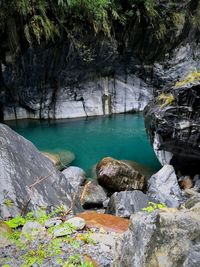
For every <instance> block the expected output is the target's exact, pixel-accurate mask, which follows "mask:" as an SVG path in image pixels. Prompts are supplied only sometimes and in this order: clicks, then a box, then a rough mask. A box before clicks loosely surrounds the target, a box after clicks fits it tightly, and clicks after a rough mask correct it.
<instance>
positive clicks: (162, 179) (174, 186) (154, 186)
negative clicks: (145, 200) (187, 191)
mask: <svg viewBox="0 0 200 267" xmlns="http://www.w3.org/2000/svg"><path fill="white" fill-rule="evenodd" d="M147 192H148V193H147V194H148V196H149V197H151V198H152V199H154V200H155V201H156V202H159V203H164V204H166V205H167V206H168V207H178V206H180V204H181V203H182V202H183V201H184V198H183V195H182V192H181V189H180V187H179V185H178V181H177V177H176V174H175V171H174V168H173V166H171V165H167V164H166V165H165V166H164V167H163V168H162V169H161V170H160V171H158V172H157V173H156V174H154V175H152V176H151V178H150V180H149V181H148V191H147Z"/></svg>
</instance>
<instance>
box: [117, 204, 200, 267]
mask: <svg viewBox="0 0 200 267" xmlns="http://www.w3.org/2000/svg"><path fill="white" fill-rule="evenodd" d="M199 233H200V209H199V207H198V208H195V207H194V208H193V209H191V210H181V211H179V210H176V209H172V210H171V209H167V210H163V211H162V210H159V211H155V212H152V213H147V212H142V213H140V212H139V213H137V214H134V215H132V216H131V219H130V225H129V230H128V231H127V232H126V233H124V235H123V236H122V238H121V240H120V241H118V244H117V248H116V254H115V260H114V264H113V266H114V267H160V266H165V267H174V266H177V267H179V266H180V267H199V266H200V256H199V255H200V239H199Z"/></svg>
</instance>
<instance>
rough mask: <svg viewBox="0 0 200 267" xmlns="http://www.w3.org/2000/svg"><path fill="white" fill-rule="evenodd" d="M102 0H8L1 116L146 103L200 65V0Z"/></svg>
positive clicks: (127, 108)
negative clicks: (158, 91) (160, 90)
mask: <svg viewBox="0 0 200 267" xmlns="http://www.w3.org/2000/svg"><path fill="white" fill-rule="evenodd" d="M99 2H100V4H95V3H99ZM99 2H98V1H95V2H94V1H93V2H92V3H93V5H92V4H91V3H90V2H88V1H85V0H84V1H76V0H73V1H55V3H54V2H52V1H51V2H49V1H46V0H42V1H40V2H37V1H35V2H34V4H33V5H34V8H33V6H31V8H30V7H29V5H30V3H32V2H30V1H15V0H13V1H11V2H9V4H8V3H7V2H6V1H1V3H0V10H1V13H2V14H1V13H0V16H1V17H2V18H3V20H2V21H1V24H0V38H1V40H3V41H2V42H1V44H0V120H9V119H15V118H18V119H20V118H36V119H40V118H41V119H48V118H50V119H51V118H70V117H87V116H94V115H104V114H105V115H107V114H112V113H121V112H131V111H138V110H143V109H144V107H145V105H146V104H147V103H148V101H149V100H150V99H151V98H152V97H153V95H154V93H155V91H156V90H157V89H160V88H163V87H164V86H166V85H169V84H172V83H173V82H174V81H175V80H178V79H179V78H180V77H183V76H184V75H185V74H186V73H187V72H188V71H191V72H192V71H195V69H196V68H198V67H199V66H200V64H199V62H200V60H199V58H200V56H199V55H200V50H199V45H198V42H199V12H198V10H199V1H194V0H184V1H181V3H180V1H175V0H174V1H164V0H162V1H156V0H155V1H154V0H141V1H129V0H128V1H99ZM20 3H21V5H20ZM23 3H26V4H25V5H24V4H23ZM67 5H71V6H67ZM90 5H91V6H90ZM96 14H97V15H96ZM41 16H42V17H41ZM33 25H36V29H33V28H32V26H33ZM47 26H49V27H50V28H49V27H48V28H47Z"/></svg>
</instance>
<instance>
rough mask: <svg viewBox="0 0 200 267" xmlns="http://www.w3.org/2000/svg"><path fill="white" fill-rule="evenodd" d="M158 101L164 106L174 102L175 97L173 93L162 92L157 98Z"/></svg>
mask: <svg viewBox="0 0 200 267" xmlns="http://www.w3.org/2000/svg"><path fill="white" fill-rule="evenodd" d="M156 101H157V102H158V103H159V104H160V107H161V108H164V107H166V106H168V105H171V104H173V102H174V101H175V98H174V96H173V95H172V94H171V93H162V94H160V95H159V96H158V97H157V98H156Z"/></svg>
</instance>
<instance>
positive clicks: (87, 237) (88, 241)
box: [78, 233, 96, 245]
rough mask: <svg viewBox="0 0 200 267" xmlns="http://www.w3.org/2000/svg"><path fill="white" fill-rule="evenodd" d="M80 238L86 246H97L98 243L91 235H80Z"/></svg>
mask: <svg viewBox="0 0 200 267" xmlns="http://www.w3.org/2000/svg"><path fill="white" fill-rule="evenodd" d="M78 238H79V239H80V240H81V241H83V242H84V243H86V244H92V245H95V244H96V242H95V241H94V240H93V239H92V238H91V233H86V234H79V235H78Z"/></svg>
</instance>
